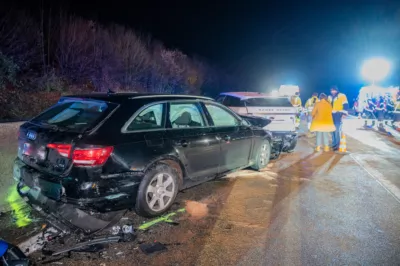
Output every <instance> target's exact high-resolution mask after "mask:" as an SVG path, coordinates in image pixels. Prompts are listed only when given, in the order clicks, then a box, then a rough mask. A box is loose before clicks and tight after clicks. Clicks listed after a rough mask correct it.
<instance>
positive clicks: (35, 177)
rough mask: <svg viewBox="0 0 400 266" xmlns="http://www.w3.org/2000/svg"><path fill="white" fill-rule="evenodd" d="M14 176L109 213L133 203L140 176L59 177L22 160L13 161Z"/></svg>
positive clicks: (58, 196) (63, 199)
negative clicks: (85, 178)
mask: <svg viewBox="0 0 400 266" xmlns="http://www.w3.org/2000/svg"><path fill="white" fill-rule="evenodd" d="M14 179H15V180H16V181H17V182H18V186H19V187H22V186H26V187H28V188H30V189H33V190H32V192H33V193H36V192H35V191H38V192H40V194H42V195H43V196H45V197H47V198H49V199H51V200H54V201H55V202H60V203H66V204H69V205H73V206H75V207H77V208H79V209H84V210H88V211H95V212H110V211H116V210H121V209H126V208H130V207H132V206H133V205H134V203H135V199H136V195H137V190H138V187H139V185H140V180H141V176H140V175H136V176H131V175H127V174H120V175H116V176H113V178H107V179H105V178H101V177H97V178H91V180H85V181H81V179H80V178H73V177H71V176H69V177H65V178H57V177H52V176H47V175H45V174H43V173H41V172H39V171H37V170H35V169H33V168H32V167H29V166H27V165H26V164H24V163H23V162H22V161H20V160H19V159H17V160H15V163H14Z"/></svg>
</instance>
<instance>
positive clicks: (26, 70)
mask: <svg viewBox="0 0 400 266" xmlns="http://www.w3.org/2000/svg"><path fill="white" fill-rule="evenodd" d="M53 13H54V12H53ZM53 13H51V10H50V13H49V12H44V11H42V12H41V13H40V16H39V18H36V17H35V18H34V17H32V16H29V15H28V14H27V13H23V12H19V11H14V10H11V11H7V12H4V13H3V14H2V16H1V18H0V86H1V87H2V88H4V87H5V86H7V85H12V86H14V87H18V88H22V89H30V90H45V91H67V90H69V89H70V88H71V87H78V88H86V89H88V90H92V91H105V90H107V89H113V90H117V91H146V92H162V93H190V94H201V93H202V90H203V91H220V90H222V88H223V87H224V86H225V87H228V86H229V88H230V89H232V86H234V84H235V82H232V80H231V78H230V77H229V76H228V75H226V74H224V73H222V72H221V71H219V70H218V69H217V68H215V67H213V66H211V65H210V64H207V63H206V62H205V61H204V60H200V59H199V58H196V57H190V56H188V55H186V54H184V53H182V52H181V51H179V50H174V49H167V48H166V47H165V46H164V45H162V44H161V43H160V42H158V41H154V40H152V39H151V38H150V37H146V36H141V35H139V34H137V33H136V32H135V31H134V30H133V29H131V28H127V27H124V26H120V25H108V26H104V25H101V24H98V23H97V22H96V21H92V20H87V19H83V18H80V17H76V16H71V15H68V14H63V13H62V12H58V13H57V14H53ZM232 84H233V85H232Z"/></svg>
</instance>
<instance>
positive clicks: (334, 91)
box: [328, 86, 349, 150]
mask: <svg viewBox="0 0 400 266" xmlns="http://www.w3.org/2000/svg"><path fill="white" fill-rule="evenodd" d="M328 101H329V102H330V103H331V105H332V118H333V123H334V125H335V127H336V130H335V131H334V132H332V149H333V150H338V149H339V145H340V137H341V135H342V118H343V116H346V115H348V111H347V110H349V102H348V101H347V96H346V95H345V94H343V93H340V92H339V89H338V88H337V87H336V86H334V87H332V88H331V95H330V96H329V98H328Z"/></svg>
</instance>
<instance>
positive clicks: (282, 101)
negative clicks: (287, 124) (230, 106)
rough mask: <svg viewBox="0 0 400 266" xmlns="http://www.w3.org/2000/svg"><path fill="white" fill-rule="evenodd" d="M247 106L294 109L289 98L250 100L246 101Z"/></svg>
mask: <svg viewBox="0 0 400 266" xmlns="http://www.w3.org/2000/svg"><path fill="white" fill-rule="evenodd" d="M245 103H246V106H257V107H265V106H272V107H293V106H292V104H291V103H290V101H289V99H288V98H284V97H282V98H250V99H246V100H245Z"/></svg>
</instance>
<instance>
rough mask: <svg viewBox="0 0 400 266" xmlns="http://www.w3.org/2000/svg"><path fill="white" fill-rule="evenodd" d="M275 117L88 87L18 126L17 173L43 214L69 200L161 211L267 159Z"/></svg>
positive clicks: (200, 100)
mask: <svg viewBox="0 0 400 266" xmlns="http://www.w3.org/2000/svg"><path fill="white" fill-rule="evenodd" d="M268 122H269V121H268V120H266V119H264V120H263V119H258V118H254V117H253V118H252V117H247V118H244V117H241V116H239V115H237V114H235V113H234V112H232V111H231V110H230V109H229V108H227V107H225V106H223V105H221V104H219V103H217V102H215V101H214V100H212V99H210V98H206V97H197V96H187V95H149V94H134V93H131V94H118V93H110V94H90V95H79V96H67V97H62V98H61V99H60V100H59V102H58V103H57V104H56V105H54V106H53V107H51V108H50V109H48V110H46V111H45V112H43V113H42V114H40V115H39V116H37V117H35V118H33V119H32V120H30V121H28V122H26V123H24V124H23V125H22V126H21V127H20V130H19V136H18V140H19V147H18V157H17V159H16V161H15V164H14V178H15V179H16V181H17V182H18V185H17V189H18V192H19V193H20V195H21V196H23V197H27V198H28V199H29V202H30V203H31V204H33V205H34V206H36V207H37V206H39V208H40V209H42V210H43V209H44V210H46V212H47V213H52V212H56V211H57V210H58V211H59V210H60V209H62V208H64V207H65V206H73V207H74V208H77V209H79V211H85V212H90V211H96V212H110V211H114V210H121V209H126V208H132V209H133V208H134V209H135V210H136V212H137V213H138V214H140V215H142V216H148V217H150V216H156V215H160V214H162V213H164V212H165V211H166V210H167V209H168V208H169V207H170V206H171V205H172V204H173V202H174V199H175V197H176V195H177V193H178V191H179V190H182V189H184V188H187V187H190V186H192V185H196V184H198V183H201V182H205V181H207V180H210V179H214V178H216V177H219V176H222V175H225V174H226V173H228V172H231V171H234V170H237V169H242V168H245V167H252V168H254V169H261V168H263V167H265V166H266V165H267V163H268V162H269V158H270V153H271V146H270V143H271V134H270V133H269V132H267V131H265V130H263V129H262V128H261V127H263V126H265V125H266V124H267V123H268Z"/></svg>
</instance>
